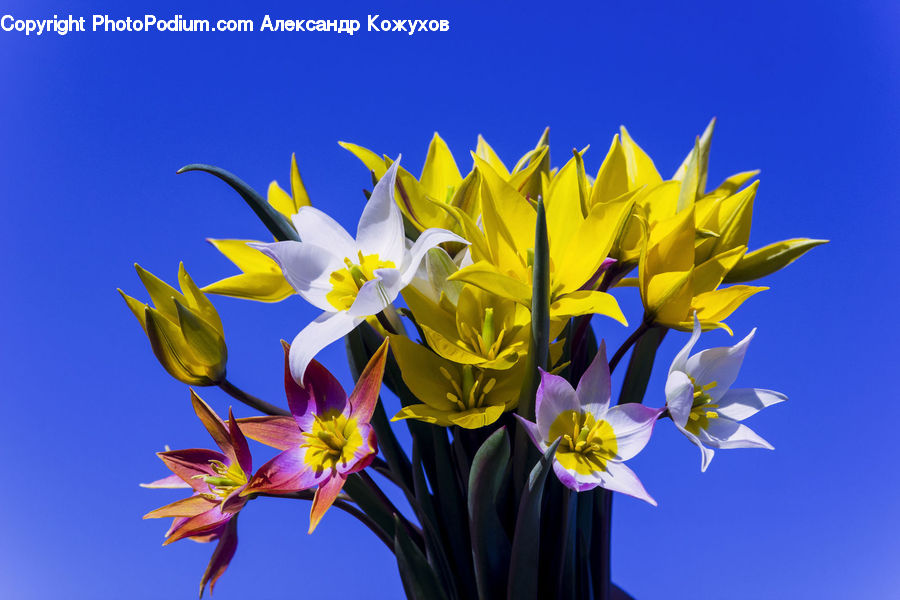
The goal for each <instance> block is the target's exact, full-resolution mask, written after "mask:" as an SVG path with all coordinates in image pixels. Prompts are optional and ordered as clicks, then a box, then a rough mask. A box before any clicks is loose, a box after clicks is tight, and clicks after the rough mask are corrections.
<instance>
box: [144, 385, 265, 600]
mask: <svg viewBox="0 0 900 600" xmlns="http://www.w3.org/2000/svg"><path fill="white" fill-rule="evenodd" d="M191 402H192V403H193V405H194V411H195V412H196V413H197V416H198V417H199V418H200V421H201V422H202V423H203V426H204V427H206V430H207V431H208V432H209V434H210V435H211V436H212V438H213V439H214V440H215V441H216V444H217V445H218V446H219V449H220V450H221V452H217V451H215V450H206V449H200V448H193V449H189V450H170V451H167V452H160V453H158V454H157V456H159V457H160V458H161V459H162V461H163V462H164V463H165V464H166V466H167V467H169V469H171V470H172V472H173V473H174V475H170V476H169V477H166V478H163V479H160V480H158V481H155V482H153V483H148V484H145V485H144V487H151V488H175V487H181V488H188V487H189V488H192V489H193V490H194V493H193V494H192V495H191V496H189V497H187V498H183V499H181V500H177V501H175V502H173V503H171V504H168V505H166V506H163V507H162V508H157V509H156V510H154V511H151V512H149V513H147V514H146V515H144V518H145V519H157V518H160V517H174V518H175V520H174V522H173V523H172V527H170V528H169V531H168V532H167V533H166V541H165V544H171V543H172V542H175V541H178V540H181V539H185V538H189V539H192V540H194V541H198V542H208V541H212V540H218V545H217V546H216V549H215V550H214V551H213V554H212V558H211V559H210V561H209V566H207V567H206V571H205V572H204V573H203V578H202V579H201V580H200V596H203V590H204V589H205V587H206V584H207V583H209V591H210V593H211V592H212V590H213V586H215V584H216V581H217V580H218V579H219V577H221V576H222V574H223V573H224V572H225V569H227V568H228V564H229V563H230V562H231V559H232V558H233V557H234V552H235V550H236V549H237V515H238V511H240V510H241V508H243V507H244V504H246V502H247V500H248V499H247V498H246V497H244V496H242V495H241V492H242V491H243V490H244V489H245V488H246V486H247V473H251V472H252V470H253V465H252V462H251V458H250V449H249V447H248V446H247V440H246V438H244V435H243V434H242V433H241V430H240V429H239V428H238V425H237V422H236V421H235V420H234V415H232V414H231V411H229V414H228V422H227V423H224V422H222V420H221V419H220V418H219V417H218V416H217V415H216V413H215V412H213V410H212V409H211V408H210V407H209V405H207V404H206V402H204V401H203V400H202V399H201V398H200V397H199V396H197V394H195V393H194V392H193V390H191ZM165 544H164V545H165Z"/></svg>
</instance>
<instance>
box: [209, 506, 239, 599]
mask: <svg viewBox="0 0 900 600" xmlns="http://www.w3.org/2000/svg"><path fill="white" fill-rule="evenodd" d="M237 543H238V535H237V515H235V517H234V518H233V519H231V520H230V521H229V522H228V525H227V526H226V527H225V530H224V531H223V532H222V534H221V537H220V538H219V543H218V544H217V545H216V549H215V550H213V554H212V557H211V558H210V559H209V565H207V567H206V571H205V572H204V573H203V577H202V578H201V579H200V597H201V598H202V597H203V589H204V588H205V587H206V584H207V582H209V593H210V595H212V593H213V588H214V587H215V586H216V581H218V580H219V577H221V576H222V574H223V573H225V569H227V568H228V565H229V563H231V559H232V558H234V553H235V551H236V550H237Z"/></svg>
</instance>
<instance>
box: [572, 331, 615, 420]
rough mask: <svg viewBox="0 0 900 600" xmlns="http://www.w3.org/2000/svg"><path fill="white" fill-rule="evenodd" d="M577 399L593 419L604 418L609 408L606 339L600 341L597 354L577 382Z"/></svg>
mask: <svg viewBox="0 0 900 600" xmlns="http://www.w3.org/2000/svg"><path fill="white" fill-rule="evenodd" d="M575 393H577V394H578V400H579V402H581V406H582V409H583V410H584V411H585V412H589V413H591V414H592V415H594V418H595V419H598V420H599V419H602V418H604V417H603V415H604V414H605V413H606V411H607V409H608V408H609V396H610V384H609V364H608V363H607V361H606V341H605V340H603V341H601V342H600V347H599V348H598V349H597V355H596V356H595V357H594V360H592V361H591V364H590V366H588V368H587V370H586V371H585V372H584V375H582V376H581V380H580V381H579V382H578V388H576V390H575Z"/></svg>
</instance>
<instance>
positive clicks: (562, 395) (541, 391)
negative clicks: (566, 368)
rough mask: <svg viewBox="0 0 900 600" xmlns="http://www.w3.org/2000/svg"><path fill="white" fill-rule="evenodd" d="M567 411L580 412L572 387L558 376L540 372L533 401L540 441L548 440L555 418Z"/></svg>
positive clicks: (579, 404)
mask: <svg viewBox="0 0 900 600" xmlns="http://www.w3.org/2000/svg"><path fill="white" fill-rule="evenodd" d="M567 410H572V411H575V412H578V413H580V412H581V403H580V402H579V401H578V396H577V395H576V394H575V390H573V389H572V385H571V384H570V383H569V382H568V381H566V380H565V379H563V378H562V377H560V376H558V375H553V374H551V373H548V372H546V371H544V370H543V369H542V370H541V384H540V385H539V386H538V389H537V396H536V397H535V400H534V411H535V413H536V414H537V419H536V421H537V426H538V431H540V433H541V439H544V440H549V439H550V437H549V436H550V426H551V425H553V421H555V420H556V417H557V416H558V415H559V414H560V413H563V412H565V411H567Z"/></svg>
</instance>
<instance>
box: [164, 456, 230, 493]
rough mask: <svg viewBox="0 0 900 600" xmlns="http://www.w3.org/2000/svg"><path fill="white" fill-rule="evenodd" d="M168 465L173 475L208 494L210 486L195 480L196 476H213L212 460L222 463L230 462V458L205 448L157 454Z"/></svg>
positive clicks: (200, 480) (198, 479)
mask: <svg viewBox="0 0 900 600" xmlns="http://www.w3.org/2000/svg"><path fill="white" fill-rule="evenodd" d="M156 455H157V456H158V457H159V458H160V459H162V461H163V462H164V463H165V464H166V466H167V467H169V469H171V470H172V472H173V473H175V474H176V475H178V476H179V477H181V479H182V480H183V481H184V482H185V483H187V484H188V485H189V486H191V487H192V488H194V489H195V490H197V491H198V492H208V491H209V486H208V485H207V484H206V482H204V481H203V480H202V479H200V478H197V479H194V476H195V475H212V476H215V475H216V472H215V471H213V469H212V466H211V465H210V464H209V463H210V461H212V460H217V461H219V462H222V463H227V462H228V457H227V456H225V455H224V454H222V453H221V452H216V451H215V450H207V449H205V448H189V449H187V450H169V451H167V452H158V453H157V454H156Z"/></svg>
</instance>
